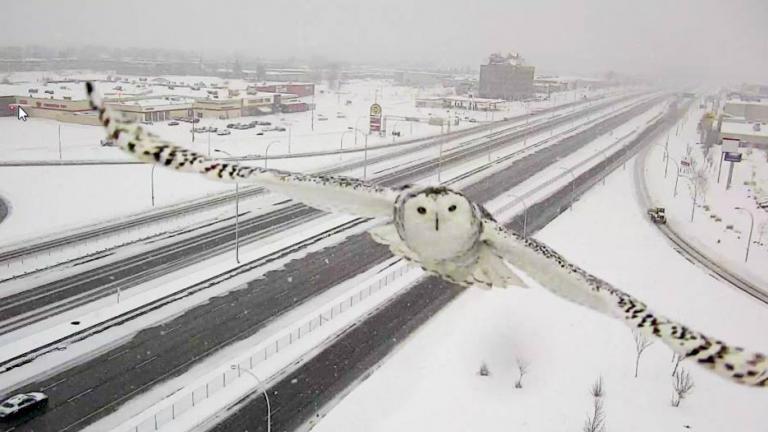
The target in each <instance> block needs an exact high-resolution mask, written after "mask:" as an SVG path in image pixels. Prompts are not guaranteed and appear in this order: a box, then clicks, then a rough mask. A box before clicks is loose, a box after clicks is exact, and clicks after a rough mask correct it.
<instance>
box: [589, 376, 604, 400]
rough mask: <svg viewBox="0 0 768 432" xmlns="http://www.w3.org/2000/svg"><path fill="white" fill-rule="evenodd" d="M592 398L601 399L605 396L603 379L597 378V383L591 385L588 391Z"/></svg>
mask: <svg viewBox="0 0 768 432" xmlns="http://www.w3.org/2000/svg"><path fill="white" fill-rule="evenodd" d="M590 393H591V394H592V397H595V398H601V397H603V396H605V390H604V389H603V377H602V376H599V377H597V381H595V383H594V384H592V390H591V391H590Z"/></svg>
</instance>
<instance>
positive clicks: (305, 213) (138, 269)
mask: <svg viewBox="0 0 768 432" xmlns="http://www.w3.org/2000/svg"><path fill="white" fill-rule="evenodd" d="M643 106H644V105H643ZM641 108H642V107H641ZM641 108H635V109H634V110H633V112H636V111H638V110H640V109H641ZM589 112H592V110H588V111H587V112H576V113H573V114H571V115H568V116H564V117H562V118H558V119H554V120H549V121H547V122H545V123H542V124H532V125H530V126H529V127H528V128H525V129H523V130H516V131H515V132H513V133H511V134H509V135H501V136H499V137H497V138H496V139H494V140H493V141H491V142H490V143H488V144H486V143H482V145H475V146H466V148H465V147H462V148H461V149H459V150H456V151H454V152H452V153H446V154H445V155H444V157H443V158H442V160H441V161H438V160H436V159H427V160H424V161H422V162H419V163H416V164H413V165H410V166H407V167H404V168H401V169H399V170H397V171H394V172H392V173H388V174H386V175H384V176H382V177H380V178H378V179H377V180H376V181H377V182H379V183H382V184H386V185H399V184H404V183H407V182H409V181H413V180H415V179H419V178H421V177H424V176H428V175H430V174H432V173H433V172H434V170H435V169H436V165H437V164H438V163H440V164H442V165H443V166H444V167H450V166H451V165H452V164H454V163H461V162H462V161H464V160H466V159H467V158H471V157H474V156H478V155H482V154H484V153H485V152H487V151H488V149H489V148H496V149H499V148H501V147H504V146H509V145H512V144H514V143H515V142H517V141H519V140H521V139H523V138H524V137H525V136H527V135H530V134H533V133H536V132H540V131H542V130H546V129H547V128H548V127H551V126H552V127H553V126H554V125H560V124H564V123H567V122H569V121H570V120H571V119H572V118H580V117H583V116H586V115H588V113H589ZM624 115H625V116H626V114H624ZM619 118H624V117H619ZM620 121H621V120H617V119H616V118H614V120H610V121H608V122H607V123H603V125H601V126H599V127H603V128H611V127H613V126H612V125H617V124H620ZM561 145H562V143H561V144H558V146H561ZM540 151H541V150H540ZM547 154H549V153H547ZM321 214H322V213H321V212H319V211H317V210H314V209H309V208H307V207H305V206H302V205H298V204H295V205H292V206H288V208H287V209H277V210H275V211H273V212H270V213H267V214H264V215H259V216H257V217H255V218H252V219H250V218H247V217H246V218H243V219H242V221H241V222H240V224H241V226H240V229H239V231H240V234H241V239H240V243H241V244H247V243H248V242H250V241H255V240H257V239H259V238H263V237H264V236H266V235H267V234H271V233H272V232H273V230H274V228H275V227H277V226H281V227H286V226H288V225H290V224H294V225H295V224H298V223H300V222H302V221H303V222H306V221H308V220H310V219H311V218H316V217H319V216H320V215H321ZM270 230H272V231H270ZM233 245H234V225H233V224H232V223H231V222H230V225H226V226H222V227H219V228H216V229H214V230H212V231H210V232H207V233H204V234H201V235H199V236H194V237H192V238H187V239H182V240H180V241H178V242H177V243H174V244H169V245H163V246H161V247H158V248H157V249H156V250H152V251H148V252H143V253H141V254H139V255H137V256H133V257H128V258H124V259H120V260H116V261H113V262H111V263H108V264H105V265H103V266H100V267H97V268H95V269H91V270H88V271H87V272H84V273H81V274H76V275H72V276H69V277H65V278H62V279H60V280H57V281H53V282H50V283H47V284H44V285H41V286H38V287H35V288H31V289H28V290H25V291H23V292H19V293H17V294H13V295H10V296H7V297H4V298H3V302H2V306H0V325H2V327H1V328H0V333H7V332H10V331H13V330H15V329H18V328H20V327H22V326H24V325H28V324H29V323H31V322H35V321H39V320H41V319H45V318H47V317H49V316H52V315H55V314H56V313H61V312H62V311H65V310H68V309H71V308H74V307H76V306H79V305H81V304H84V303H87V302H89V301H93V300H96V299H98V298H101V297H104V296H107V295H112V294H113V293H115V292H116V291H117V289H120V290H121V291H125V290H128V289H130V288H131V287H132V286H135V285H137V284H138V283H140V282H143V281H146V280H149V279H151V278H153V277H156V276H157V275H159V274H165V273H168V272H170V271H173V270H176V269H179V268H182V267H184V266H187V265H190V264H194V263H196V262H200V261H202V260H204V259H206V258H208V257H210V256H213V255H215V254H217V253H220V252H221V251H223V250H226V249H227V248H230V247H232V246H233Z"/></svg>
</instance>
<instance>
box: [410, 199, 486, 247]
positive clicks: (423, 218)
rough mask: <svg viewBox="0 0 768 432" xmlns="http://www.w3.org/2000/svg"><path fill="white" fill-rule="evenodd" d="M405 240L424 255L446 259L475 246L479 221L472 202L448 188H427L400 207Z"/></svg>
mask: <svg viewBox="0 0 768 432" xmlns="http://www.w3.org/2000/svg"><path fill="white" fill-rule="evenodd" d="M400 210H401V211H402V212H403V214H402V218H401V222H402V227H401V228H402V230H403V233H402V235H403V240H404V241H405V242H406V244H407V245H408V247H409V248H411V249H412V250H413V251H414V252H416V253H418V254H419V256H421V257H422V259H426V260H429V259H432V260H445V259H450V258H452V257H455V256H459V255H462V254H463V253H465V252H466V251H467V250H469V249H470V248H472V246H473V245H474V243H475V242H476V241H477V239H478V236H479V222H478V219H477V217H476V216H475V214H474V212H475V210H474V207H473V206H472V203H470V202H469V200H467V198H465V197H464V196H463V195H461V194H458V193H456V192H453V191H451V190H450V189H446V188H427V189H425V190H423V191H422V192H420V193H418V194H416V195H414V196H412V197H410V198H408V199H407V200H406V201H405V202H404V203H403V205H402V207H401V209H400Z"/></svg>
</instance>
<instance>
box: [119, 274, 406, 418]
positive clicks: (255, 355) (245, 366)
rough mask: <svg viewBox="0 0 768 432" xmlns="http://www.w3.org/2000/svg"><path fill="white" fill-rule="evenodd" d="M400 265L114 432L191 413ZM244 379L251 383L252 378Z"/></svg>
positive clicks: (386, 280)
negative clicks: (167, 403) (136, 420)
mask: <svg viewBox="0 0 768 432" xmlns="http://www.w3.org/2000/svg"><path fill="white" fill-rule="evenodd" d="M400 263H401V264H400V265H399V266H398V267H397V268H394V269H392V270H390V271H389V272H387V273H385V274H383V275H382V276H380V277H379V278H378V279H377V280H375V281H374V282H373V283H371V284H369V285H368V286H366V287H364V288H362V289H359V290H357V291H355V292H354V293H353V294H351V295H349V296H347V297H346V298H345V299H343V300H341V301H340V302H338V303H335V304H333V305H332V306H331V307H327V306H326V308H325V309H324V310H321V311H315V312H313V313H312V314H311V315H310V316H311V317H310V318H305V319H303V320H301V321H299V322H298V323H296V324H294V325H292V326H290V327H289V328H287V329H285V330H283V331H281V332H279V333H278V334H276V335H274V336H272V337H270V338H268V339H267V340H265V341H264V342H262V343H260V344H259V345H257V347H256V348H255V349H254V350H253V351H251V352H250V353H249V354H248V355H246V356H243V357H240V358H239V359H237V360H234V361H233V362H232V364H233V365H236V367H235V368H227V369H224V370H223V371H222V372H221V373H217V374H215V375H214V376H212V377H211V378H210V379H208V380H207V381H206V382H205V383H203V384H199V385H195V387H194V388H184V389H183V390H184V391H183V392H181V391H179V392H176V393H174V395H173V396H171V397H172V398H173V402H172V403H171V404H170V405H165V406H163V407H162V408H160V409H158V410H157V411H155V412H152V411H151V408H150V410H147V411H145V412H144V413H142V414H140V415H139V416H138V417H140V418H141V420H139V422H138V423H136V424H133V425H130V426H128V427H124V428H120V429H118V430H121V431H124V432H150V431H156V430H158V429H160V428H161V427H163V426H165V425H168V424H169V423H171V422H173V421H174V420H176V419H177V418H179V416H181V415H183V414H184V413H186V412H188V411H190V410H192V409H193V408H194V407H195V406H196V404H198V403H200V402H202V401H204V400H206V399H208V398H210V397H212V396H214V395H215V394H217V393H218V392H220V391H222V390H224V389H225V388H227V386H231V385H232V383H233V382H234V381H235V380H237V379H239V378H241V377H242V376H243V375H247V373H246V374H243V371H250V370H252V369H253V368H254V367H256V366H257V365H259V363H261V362H264V361H265V360H267V359H269V358H272V357H273V356H274V355H276V354H278V353H280V351H281V350H284V349H285V348H287V347H288V346H290V345H292V344H295V343H297V342H299V341H301V340H302V339H303V338H305V337H306V336H307V335H309V334H311V333H313V332H315V331H317V330H318V329H319V328H321V327H322V326H323V324H325V323H328V322H329V321H332V320H335V319H337V318H338V317H340V316H342V315H345V312H347V311H349V310H350V309H351V308H354V307H355V306H357V305H359V304H360V303H361V302H362V301H363V300H365V299H367V298H369V297H370V296H371V295H373V294H375V293H377V292H378V291H380V290H381V289H383V288H384V287H386V286H388V285H389V284H391V283H393V282H395V281H396V280H398V279H399V278H401V277H402V276H403V275H404V274H406V273H408V272H409V271H410V270H411V269H412V268H413V267H412V266H411V265H410V264H406V263H405V262H403V261H400ZM279 373H280V371H275V373H273V374H271V375H270V376H269V377H265V379H263V380H262V382H266V381H269V380H270V378H271V377H273V376H275V375H277V374H279ZM246 378H247V379H252V377H246Z"/></svg>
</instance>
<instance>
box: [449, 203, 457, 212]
mask: <svg viewBox="0 0 768 432" xmlns="http://www.w3.org/2000/svg"><path fill="white" fill-rule="evenodd" d="M448 211H449V212H452V211H456V204H451V206H450V207H448Z"/></svg>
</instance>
